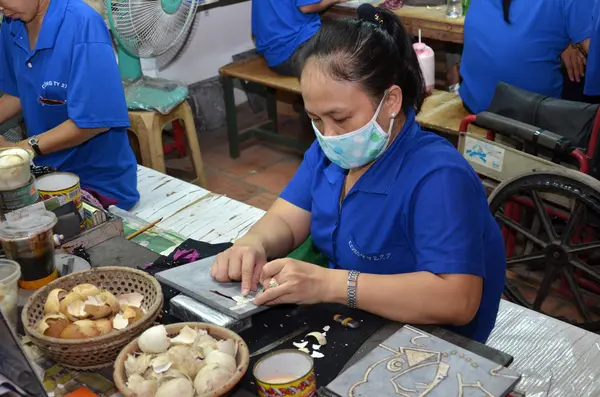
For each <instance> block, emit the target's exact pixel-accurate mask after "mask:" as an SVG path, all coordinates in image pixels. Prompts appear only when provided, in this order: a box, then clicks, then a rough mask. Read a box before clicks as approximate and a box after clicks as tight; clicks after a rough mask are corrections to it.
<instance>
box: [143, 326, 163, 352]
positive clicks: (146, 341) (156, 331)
mask: <svg viewBox="0 0 600 397" xmlns="http://www.w3.org/2000/svg"><path fill="white" fill-rule="evenodd" d="M170 345H171V341H170V340H169V336H168V335H167V329H166V328H165V326H164V325H155V326H154V327H151V328H148V329H147V330H146V331H144V332H143V333H142V334H141V335H140V337H139V339H138V347H139V348H140V350H141V351H142V352H144V353H154V354H159V353H164V352H166V351H167V349H168V348H169V346H170Z"/></svg>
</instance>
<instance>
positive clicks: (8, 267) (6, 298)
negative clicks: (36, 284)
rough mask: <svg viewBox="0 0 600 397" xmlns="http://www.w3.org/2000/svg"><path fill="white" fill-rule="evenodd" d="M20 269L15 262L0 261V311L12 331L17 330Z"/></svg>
mask: <svg viewBox="0 0 600 397" xmlns="http://www.w3.org/2000/svg"><path fill="white" fill-rule="evenodd" d="M20 278H21V268H20V267H19V264H18V263H17V262H15V261H11V260H8V259H0V311H2V314H4V317H6V319H7V320H8V324H9V325H10V326H11V327H12V329H13V330H15V331H16V329H17V321H18V320H19V311H18V310H17V306H18V303H19V286H18V281H19V279H20Z"/></svg>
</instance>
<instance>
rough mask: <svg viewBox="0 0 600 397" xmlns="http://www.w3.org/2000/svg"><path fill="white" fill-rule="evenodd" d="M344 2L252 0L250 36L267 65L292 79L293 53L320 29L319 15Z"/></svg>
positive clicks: (336, 0) (325, 0) (339, 0)
mask: <svg viewBox="0 0 600 397" xmlns="http://www.w3.org/2000/svg"><path fill="white" fill-rule="evenodd" d="M346 1H347V0H254V1H252V34H253V35H254V38H255V40H256V50H257V51H258V53H259V54H261V55H262V56H263V57H264V58H265V60H266V61H267V65H268V66H269V67H270V68H271V69H272V70H273V71H274V72H276V73H278V74H280V75H283V76H293V75H295V71H294V62H293V61H294V54H295V53H296V51H297V50H298V49H299V48H301V47H302V45H303V44H304V43H306V42H307V41H308V40H309V39H310V38H311V37H313V36H314V35H315V33H317V31H318V30H319V28H320V27H321V16H320V15H319V13H320V12H323V11H325V10H326V9H327V8H329V7H331V6H333V5H335V4H337V3H344V2H346Z"/></svg>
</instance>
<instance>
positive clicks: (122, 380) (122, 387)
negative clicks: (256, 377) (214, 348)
mask: <svg viewBox="0 0 600 397" xmlns="http://www.w3.org/2000/svg"><path fill="white" fill-rule="evenodd" d="M186 325H187V326H188V327H190V328H194V329H203V330H205V331H206V332H208V334H209V335H211V336H212V337H213V338H215V339H217V340H222V339H233V340H234V341H235V342H236V343H237V345H238V352H237V356H236V358H235V359H236V363H237V370H236V371H235V373H234V374H233V376H232V377H231V379H230V380H229V382H227V383H226V384H224V385H223V386H221V387H220V388H218V389H217V390H213V391H212V392H211V393H209V394H203V395H202V397H220V396H225V395H227V394H228V393H229V392H230V391H231V389H233V388H234V387H235V385H237V384H238V383H239V382H240V381H241V380H242V378H243V377H244V375H245V374H246V371H247V370H248V365H249V364H250V351H249V350H248V345H246V342H244V340H243V339H242V338H241V337H240V336H239V335H238V334H236V333H235V332H233V331H231V330H229V329H227V328H223V327H219V326H218V325H214V324H208V323H177V324H170V325H167V326H166V328H167V333H168V334H169V336H170V337H173V336H176V335H178V334H179V331H180V330H181V329H182V328H183V327H185V326H186ZM137 342H138V340H137V338H136V339H135V340H134V341H132V342H131V343H130V344H128V345H127V346H125V348H124V349H123V350H122V351H121V353H119V357H117V361H116V362H115V371H114V373H113V380H114V382H115V386H117V389H118V390H119V392H120V393H121V394H122V395H123V396H124V397H135V396H136V395H135V394H134V393H133V391H132V390H131V389H129V388H128V387H127V375H126V374H125V360H127V357H128V356H129V355H130V354H132V353H136V352H139V351H140V349H139V348H138V344H137ZM173 397H176V396H173Z"/></svg>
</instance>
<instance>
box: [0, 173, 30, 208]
mask: <svg viewBox="0 0 600 397" xmlns="http://www.w3.org/2000/svg"><path fill="white" fill-rule="evenodd" d="M0 172H2V171H0ZM38 199H39V194H38V192H37V190H36V188H35V179H34V178H33V177H30V178H29V183H27V184H26V185H25V186H22V187H20V188H17V189H14V190H5V191H2V190H0V215H4V214H6V213H9V212H11V211H15V210H18V209H21V208H23V207H27V206H28V205H32V204H35V203H36V202H37V201H38Z"/></svg>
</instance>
